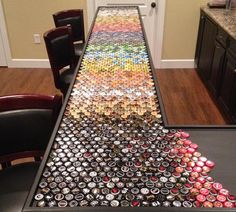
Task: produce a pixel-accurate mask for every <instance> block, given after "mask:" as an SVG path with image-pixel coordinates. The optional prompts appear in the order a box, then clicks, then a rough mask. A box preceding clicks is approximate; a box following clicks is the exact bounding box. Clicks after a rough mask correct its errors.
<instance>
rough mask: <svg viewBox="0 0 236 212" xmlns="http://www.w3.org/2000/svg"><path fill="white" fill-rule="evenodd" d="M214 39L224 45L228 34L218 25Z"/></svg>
mask: <svg viewBox="0 0 236 212" xmlns="http://www.w3.org/2000/svg"><path fill="white" fill-rule="evenodd" d="M216 40H217V41H218V42H219V43H221V44H222V45H223V46H224V47H226V45H227V40H228V34H227V33H226V32H225V31H224V30H223V29H221V28H220V27H218V32H217V35H216Z"/></svg>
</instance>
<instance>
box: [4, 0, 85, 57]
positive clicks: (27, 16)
mask: <svg viewBox="0 0 236 212" xmlns="http://www.w3.org/2000/svg"><path fill="white" fill-rule="evenodd" d="M2 2H3V9H4V13H5V19H6V25H7V31H8V38H9V42H10V48H11V53H12V57H13V58H22V59H35V58H36V59H46V58H47V53H46V50H45V46H44V41H43V37H42V35H43V33H44V32H45V31H47V30H48V29H50V28H52V27H54V23H53V18H52V14H53V13H54V12H56V11H59V10H64V9H73V8H81V9H84V18H85V28H86V29H85V30H86V31H87V12H86V0H3V1H2ZM33 34H40V35H41V44H34V43H33Z"/></svg>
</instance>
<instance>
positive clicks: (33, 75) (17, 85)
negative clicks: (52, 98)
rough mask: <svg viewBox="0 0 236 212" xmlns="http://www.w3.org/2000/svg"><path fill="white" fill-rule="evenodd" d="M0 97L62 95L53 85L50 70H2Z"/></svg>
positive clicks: (0, 73) (0, 69)
mask: <svg viewBox="0 0 236 212" xmlns="http://www.w3.org/2000/svg"><path fill="white" fill-rule="evenodd" d="M0 82H1V83H0V95H1V96H2V95H9V94H17V93H20V94H23V93H34V94H48V95H54V94H56V93H58V94H59V93H60V91H58V90H57V89H56V88H55V86H54V83H53V76H52V73H51V70H50V69H39V68H35V69H27V68H0Z"/></svg>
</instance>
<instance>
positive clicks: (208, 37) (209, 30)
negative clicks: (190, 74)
mask: <svg viewBox="0 0 236 212" xmlns="http://www.w3.org/2000/svg"><path fill="white" fill-rule="evenodd" d="M201 19H203V20H204V21H203V22H202V24H204V26H201V27H202V28H203V32H202V40H201V45H199V49H200V50H199V57H198V69H199V73H200V74H201V75H202V77H203V79H204V80H208V79H209V78H210V74H211V64H212V59H213V54H214V49H215V41H214V39H212V38H215V37H216V33H217V26H216V25H215V24H214V23H213V22H212V21H211V20H210V19H208V18H207V17H206V16H204V15H202V16H201Z"/></svg>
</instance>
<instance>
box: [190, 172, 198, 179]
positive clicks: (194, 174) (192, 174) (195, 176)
mask: <svg viewBox="0 0 236 212" xmlns="http://www.w3.org/2000/svg"><path fill="white" fill-rule="evenodd" d="M190 175H191V177H193V178H198V177H199V173H198V172H191V174H190Z"/></svg>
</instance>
